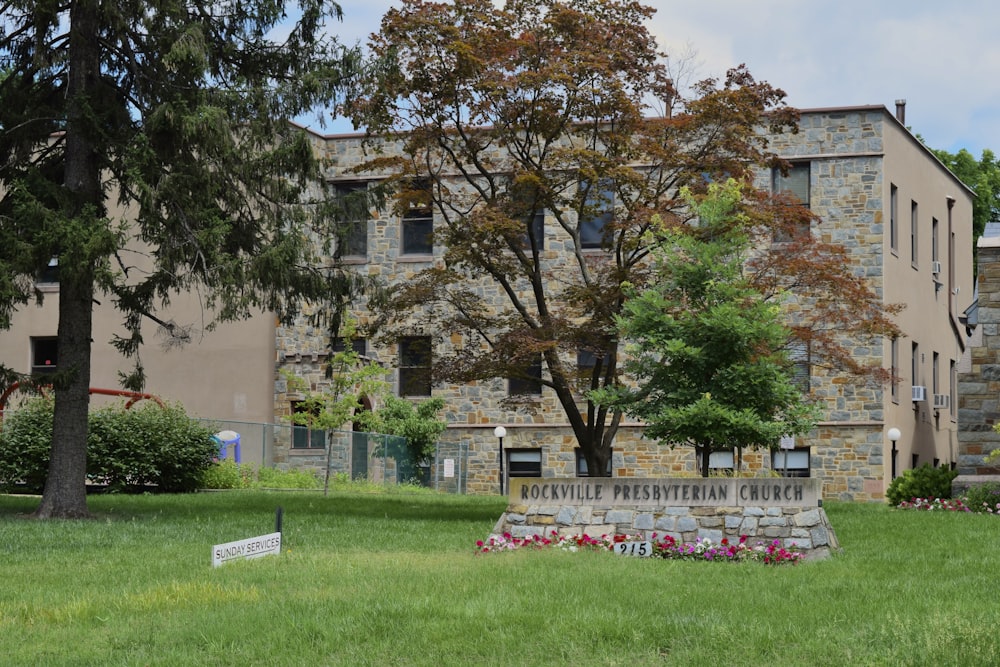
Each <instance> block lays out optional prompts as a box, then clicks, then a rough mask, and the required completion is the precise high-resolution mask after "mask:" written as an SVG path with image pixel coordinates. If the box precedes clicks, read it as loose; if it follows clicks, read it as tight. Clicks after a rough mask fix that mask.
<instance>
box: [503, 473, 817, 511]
mask: <svg viewBox="0 0 1000 667" xmlns="http://www.w3.org/2000/svg"><path fill="white" fill-rule="evenodd" d="M821 489H822V480H819V479H816V478H812V477H801V478H794V477H667V478H662V479H647V478H640V477H587V478H580V477H571V478H567V479H549V478H545V479H539V478H528V477H516V478H514V479H511V480H510V502H511V503H513V504H517V505H529V506H530V505H549V506H553V505H554V506H562V505H576V506H579V505H590V506H594V507H817V506H818V505H819V499H820V497H821V496H820V491H821Z"/></svg>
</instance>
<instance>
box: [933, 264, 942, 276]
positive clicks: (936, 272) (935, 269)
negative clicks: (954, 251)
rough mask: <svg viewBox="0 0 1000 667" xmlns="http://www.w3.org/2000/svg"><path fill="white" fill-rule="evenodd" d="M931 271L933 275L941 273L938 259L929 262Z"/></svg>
mask: <svg viewBox="0 0 1000 667" xmlns="http://www.w3.org/2000/svg"><path fill="white" fill-rule="evenodd" d="M931 273H933V274H934V275H935V276H936V275H937V274H939V273H941V262H938V261H934V262H931Z"/></svg>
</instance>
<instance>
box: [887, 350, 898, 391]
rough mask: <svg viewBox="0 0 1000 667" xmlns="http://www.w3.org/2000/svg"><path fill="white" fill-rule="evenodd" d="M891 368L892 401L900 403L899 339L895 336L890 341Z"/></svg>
mask: <svg viewBox="0 0 1000 667" xmlns="http://www.w3.org/2000/svg"><path fill="white" fill-rule="evenodd" d="M889 354H890V362H889V363H890V364H891V366H890V368H889V372H890V374H891V375H892V378H891V379H890V382H891V383H892V401H893V403H899V339H898V338H893V339H892V341H891V343H890V353H889Z"/></svg>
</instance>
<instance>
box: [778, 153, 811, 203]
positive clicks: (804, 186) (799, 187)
mask: <svg viewBox="0 0 1000 667" xmlns="http://www.w3.org/2000/svg"><path fill="white" fill-rule="evenodd" d="M809 165H810V163H809V162H794V163H792V165H791V166H790V167H788V174H787V175H785V174H782V173H781V170H780V169H778V168H775V169H774V170H773V171H772V172H771V188H772V191H773V192H774V193H775V194H788V195H792V196H794V197H795V198H796V199H798V200H799V202H800V203H801V204H802V205H803V206H805V207H806V208H809Z"/></svg>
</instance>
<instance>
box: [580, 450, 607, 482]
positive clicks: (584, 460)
mask: <svg viewBox="0 0 1000 667" xmlns="http://www.w3.org/2000/svg"><path fill="white" fill-rule="evenodd" d="M573 451H574V453H575V455H576V476H577V477H590V471H589V470H587V458H586V457H585V456H584V455H583V450H582V449H580V448H579V447H577V448H576V449H575V450H573ZM613 456H614V452H613V451H612V452H609V453H608V468H607V470H606V471H605V473H606V474H605V476H606V477H611V459H612V457H613Z"/></svg>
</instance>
